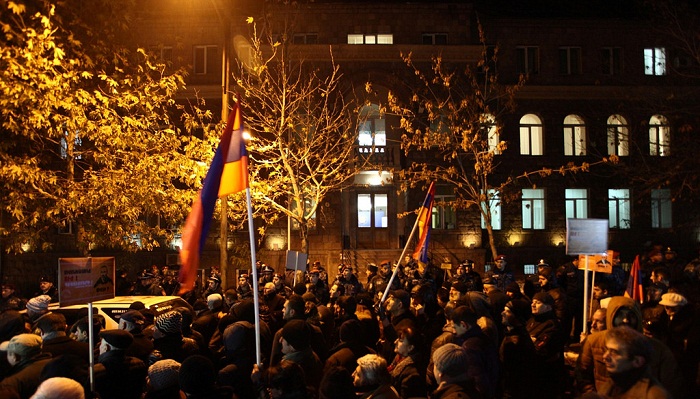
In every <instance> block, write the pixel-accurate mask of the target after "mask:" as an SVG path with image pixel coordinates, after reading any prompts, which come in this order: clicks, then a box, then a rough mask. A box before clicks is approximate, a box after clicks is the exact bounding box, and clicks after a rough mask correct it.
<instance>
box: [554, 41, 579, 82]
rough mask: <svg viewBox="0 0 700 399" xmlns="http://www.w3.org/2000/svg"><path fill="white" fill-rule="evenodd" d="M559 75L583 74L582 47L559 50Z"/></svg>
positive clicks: (561, 48)
mask: <svg viewBox="0 0 700 399" xmlns="http://www.w3.org/2000/svg"><path fill="white" fill-rule="evenodd" d="M559 73H560V74H561V75H580V74H581V47H560V48H559Z"/></svg>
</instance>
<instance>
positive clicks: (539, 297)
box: [532, 291, 554, 306]
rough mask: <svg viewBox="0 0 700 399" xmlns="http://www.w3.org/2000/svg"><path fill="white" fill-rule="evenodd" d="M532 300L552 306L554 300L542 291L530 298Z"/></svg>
mask: <svg viewBox="0 0 700 399" xmlns="http://www.w3.org/2000/svg"><path fill="white" fill-rule="evenodd" d="M532 300H533V301H534V300H538V301H540V302H542V303H544V304H545V305H549V306H554V298H552V296H551V295H549V294H548V293H546V292H544V291H540V292H538V293H536V294H535V296H533V297H532Z"/></svg>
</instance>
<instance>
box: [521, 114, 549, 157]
mask: <svg viewBox="0 0 700 399" xmlns="http://www.w3.org/2000/svg"><path fill="white" fill-rule="evenodd" d="M543 141H544V137H543V135H542V121H541V120H540V118H539V117H538V116H537V115H534V114H527V115H524V116H523V117H522V118H520V154H521V155H544V143H543Z"/></svg>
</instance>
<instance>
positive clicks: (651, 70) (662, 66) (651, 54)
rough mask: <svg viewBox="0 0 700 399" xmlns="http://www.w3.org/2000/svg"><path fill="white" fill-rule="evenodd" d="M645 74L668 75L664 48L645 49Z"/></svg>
mask: <svg viewBox="0 0 700 399" xmlns="http://www.w3.org/2000/svg"><path fill="white" fill-rule="evenodd" d="M644 74H645V75H655V76H662V75H666V49H665V48H663V47H654V48H645V49H644Z"/></svg>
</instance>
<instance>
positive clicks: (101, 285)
mask: <svg viewBox="0 0 700 399" xmlns="http://www.w3.org/2000/svg"><path fill="white" fill-rule="evenodd" d="M114 279H115V273H114V258H113V257H109V258H59V259H58V298H59V299H58V300H59V303H60V306H62V307H63V306H70V305H80V304H86V303H89V302H95V301H100V300H103V299H111V298H114Z"/></svg>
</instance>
